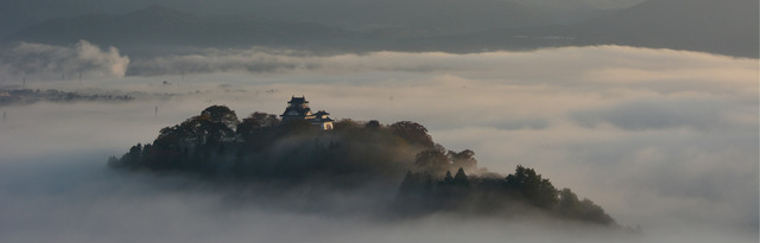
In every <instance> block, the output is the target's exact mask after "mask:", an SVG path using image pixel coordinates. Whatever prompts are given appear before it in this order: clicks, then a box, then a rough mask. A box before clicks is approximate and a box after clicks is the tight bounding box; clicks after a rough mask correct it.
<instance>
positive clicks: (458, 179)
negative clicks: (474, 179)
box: [452, 168, 470, 186]
mask: <svg viewBox="0 0 760 243" xmlns="http://www.w3.org/2000/svg"><path fill="white" fill-rule="evenodd" d="M452 182H453V183H454V185H461V186H467V185H470V179H468V178H467V175H466V174H465V173H464V169H462V168H459V170H457V174H456V175H454V180H452Z"/></svg>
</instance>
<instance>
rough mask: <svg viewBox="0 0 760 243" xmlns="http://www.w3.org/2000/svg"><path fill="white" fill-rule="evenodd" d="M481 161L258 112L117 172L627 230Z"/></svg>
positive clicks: (218, 124)
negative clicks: (372, 193)
mask: <svg viewBox="0 0 760 243" xmlns="http://www.w3.org/2000/svg"><path fill="white" fill-rule="evenodd" d="M474 155H475V153H474V152H473V151H471V150H464V151H460V152H456V151H451V150H447V149H446V148H444V147H443V146H441V145H439V144H436V143H435V142H434V141H433V139H432V138H431V136H430V135H429V134H428V131H427V129H426V128H425V127H424V126H422V125H421V124H418V123H415V122H410V121H401V122H396V123H393V124H390V125H386V124H380V123H379V122H377V121H369V122H358V121H353V120H350V119H343V120H340V121H337V122H335V123H334V129H332V130H326V131H325V130H322V129H320V128H317V127H315V126H312V125H311V124H310V123H309V122H308V121H306V120H291V121H287V122H284V121H282V120H280V119H279V118H278V117H277V116H276V115H272V114H267V113H261V112H255V113H253V114H251V115H249V116H247V117H245V118H243V119H242V121H241V120H239V119H238V117H237V115H236V113H235V112H234V111H233V110H230V109H229V108H228V107H225V106H217V105H215V106H211V107H208V108H206V109H204V110H203V111H202V112H201V114H200V115H198V116H194V117H191V118H189V119H187V120H186V121H184V122H182V123H180V124H177V125H174V126H171V127H166V128H163V129H161V131H160V133H159V135H158V137H157V138H156V139H155V140H154V141H153V142H152V143H149V144H145V145H141V144H137V145H135V146H133V147H132V148H131V149H130V150H129V152H127V153H126V154H124V155H123V156H121V157H120V158H116V157H111V158H110V159H109V161H108V164H109V166H111V167H112V168H115V169H120V170H126V171H132V172H162V173H163V172H172V173H175V174H193V175H202V176H201V178H209V179H211V180H225V181H233V182H234V183H242V184H245V183H253V184H255V183H268V182H275V181H276V182H277V183H276V185H277V186H282V188H280V189H281V190H284V191H287V190H290V189H292V188H298V187H302V186H303V185H308V186H309V187H315V188H316V187H319V188H329V189H330V190H334V191H361V190H371V189H367V188H376V187H368V186H367V185H370V184H373V185H377V184H380V185H385V187H387V188H390V189H392V190H390V191H394V193H393V196H391V198H387V200H377V201H383V202H385V201H387V202H391V203H389V204H388V205H386V206H384V207H382V208H383V209H382V210H387V211H388V212H387V213H388V214H389V215H397V216H399V217H419V216H424V215H430V214H433V213H438V212H446V213H454V214H461V215H465V216H478V217H481V216H488V217H494V216H495V217H504V218H509V217H511V216H514V215H521V214H528V213H536V214H540V215H549V216H551V217H552V218H556V219H561V220H568V221H579V222H585V223H588V224H592V225H603V226H609V227H612V228H618V225H617V223H616V222H615V220H614V219H612V218H611V217H610V216H609V215H607V214H606V213H605V212H604V210H603V209H602V208H601V207H599V206H598V205H596V204H594V203H593V202H591V201H590V200H588V199H583V200H579V199H578V197H577V196H576V195H575V194H574V193H573V192H572V191H570V189H562V190H558V189H557V188H555V187H554V186H553V185H552V184H551V183H550V182H549V179H546V178H543V177H542V176H541V175H540V174H537V173H536V171H535V170H533V169H530V168H525V167H523V166H518V167H517V169H516V171H515V172H514V173H513V174H509V175H507V176H502V175H498V174H496V173H491V172H488V171H487V170H486V169H482V168H478V167H477V160H476V159H475V158H474Z"/></svg>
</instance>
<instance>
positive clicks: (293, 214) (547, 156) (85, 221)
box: [0, 42, 760, 242]
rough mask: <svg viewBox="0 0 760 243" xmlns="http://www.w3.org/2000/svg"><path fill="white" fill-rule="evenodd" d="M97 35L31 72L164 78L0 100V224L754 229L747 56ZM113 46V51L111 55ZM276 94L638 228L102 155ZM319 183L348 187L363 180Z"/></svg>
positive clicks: (194, 234) (314, 236)
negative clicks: (135, 169) (126, 163)
mask: <svg viewBox="0 0 760 243" xmlns="http://www.w3.org/2000/svg"><path fill="white" fill-rule="evenodd" d="M28 45H34V44H28ZM80 45H81V46H83V47H82V48H84V47H86V46H87V44H86V42H83V43H80ZM35 47H38V46H35ZM46 48H48V49H50V48H53V49H55V48H58V47H54V46H50V47H46ZM77 48H78V47H76V48H71V47H69V48H68V49H66V50H68V51H67V52H66V53H69V54H67V55H73V56H77V55H74V54H70V53H76V52H75V51H73V50H80V49H77ZM84 49H87V48H84ZM84 49H82V50H84ZM95 49H96V50H97V52H94V53H96V54H98V55H103V56H108V57H112V58H99V59H98V58H96V59H92V60H96V61H94V62H95V63H96V64H97V65H94V67H96V68H94V69H93V70H100V71H98V72H100V73H102V75H100V76H94V75H87V76H85V77H84V80H83V81H82V83H81V84H79V83H78V82H77V81H74V80H64V81H61V80H57V79H58V77H56V75H50V76H51V77H50V78H47V76H45V75H41V76H39V77H40V78H39V80H36V81H30V82H28V83H27V86H29V88H33V89H36V88H41V89H45V88H58V89H62V90H71V91H77V90H85V89H87V90H117V89H118V90H139V91H144V92H151V93H152V92H155V93H174V94H177V95H176V96H174V97H172V98H171V99H150V98H144V99H138V100H135V101H132V102H128V103H117V104H109V103H87V102H80V103H45V102H40V103H35V104H32V105H25V106H5V107H0V109H2V110H3V111H4V112H6V114H7V118H6V119H5V120H4V121H3V122H2V123H0V154H1V155H2V156H0V241H2V242H82V241H85V242H89V241H109V242H136V241H137V242H179V241H182V242H208V241H217V240H219V241H227V242H242V241H247V242H250V241H269V242H294V241H306V240H309V241H317V242H347V241H351V242H355V241H362V242H388V241H396V242H398V241H415V242H418V241H419V242H440V241H457V240H482V241H494V240H500V241H507V242H511V241H515V242H518V241H559V240H562V241H569V242H588V241H591V242H610V241H623V242H664V241H667V242H714V241H716V240H723V241H726V240H728V241H731V242H757V240H758V225H759V223H758V217H757V216H758V214H759V212H758V208H759V207H760V203H758V198H760V197H759V196H758V188H759V187H760V186H758V171H759V168H758V160H759V158H758V146H759V144H760V141H758V136H757V134H758V133H759V131H758V126H757V124H758V122H759V121H758V109H759V108H760V107H759V106H758V94H757V90H758V83H757V79H758V69H759V66H758V61H757V59H745V58H733V57H727V56H720V55H712V54H706V53H699V52H687V51H673V50H666V49H646V48H634V47H625V46H595V47H567V48H555V49H543V50H539V51H534V52H503V51H502V52H485V53H478V54H449V53H439V52H423V53H406V52H370V53H364V54H340V55H315V54H310V53H303V52H299V51H292V50H287V49H268V48H251V49H235V50H219V49H204V50H201V51H199V52H196V53H193V54H188V55H174V56H163V57H156V58H152V59H140V60H129V59H126V57H124V56H122V55H120V54H119V52H118V50H116V49H112V50H110V51H102V49H99V48H95ZM73 59H75V60H78V59H76V58H73ZM6 60H7V59H6ZM8 62H12V61H8ZM12 63H14V65H15V64H16V63H18V62H12ZM118 63H121V64H119V65H124V67H125V70H124V71H123V72H117V73H116V74H114V73H113V72H111V70H112V69H111V68H110V67H112V65H115V64H118ZM37 70H43V71H41V72H43V73H45V72H47V71H45V70H48V69H37ZM50 70H53V71H50V72H52V73H55V72H57V71H56V70H57V69H50ZM3 72H5V73H4V74H5V75H8V76H13V75H17V73H13V72H11V71H9V70H5V71H3ZM183 74H184V75H183ZM124 75H126V76H124ZM16 77H17V76H16ZM164 81H166V82H167V83H170V85H167V84H165V83H164ZM2 82H3V83H2V84H3V85H9V84H12V83H14V82H17V81H16V80H15V79H10V80H9V79H5V80H4V81H2ZM292 95H296V96H300V95H305V96H306V98H307V99H308V100H309V101H311V106H312V107H318V108H319V109H326V110H327V111H328V112H330V113H331V114H332V117H334V118H351V119H355V120H372V119H376V120H379V121H381V122H382V123H392V122H395V121H402V120H410V121H416V122H419V123H420V124H423V125H425V126H426V127H427V128H428V129H429V130H430V134H431V135H432V136H433V138H434V139H435V141H436V142H438V143H441V144H442V145H444V146H446V147H447V148H450V149H453V150H457V151H458V150H463V149H472V150H473V151H475V153H476V155H475V157H476V158H477V159H478V161H479V166H481V167H487V168H488V169H489V170H490V171H494V172H498V173H502V174H506V173H508V172H510V171H511V170H512V169H513V168H514V167H515V166H516V165H518V164H521V165H525V166H529V167H532V168H536V170H537V171H539V172H540V173H542V174H543V175H544V176H546V177H548V178H550V179H551V181H552V183H553V184H555V185H558V187H570V188H573V190H574V191H576V192H577V193H578V195H579V196H581V197H587V198H589V199H592V200H593V201H594V202H596V203H597V204H599V205H601V206H602V207H604V209H605V210H606V212H608V213H609V214H610V215H611V216H612V217H614V218H615V219H616V220H617V221H618V223H620V224H621V225H626V226H637V225H638V226H640V227H641V228H642V230H643V232H642V233H641V234H634V235H629V234H620V233H610V232H605V231H601V230H598V229H593V228H591V229H590V228H585V227H582V226H573V225H571V226H568V225H553V224H551V223H547V222H543V221H540V220H538V221H530V220H527V221H509V220H506V221H501V220H479V219H477V218H475V219H459V218H456V217H453V216H451V215H433V216H430V217H426V218H423V219H419V220H412V221H404V222H382V221H380V222H378V221H377V220H376V219H374V218H372V217H368V216H366V215H367V214H365V212H361V211H359V212H355V213H352V212H350V210H348V211H349V213H346V214H341V215H339V216H336V215H334V214H330V213H326V212H320V211H318V210H317V211H314V210H303V208H302V207H300V206H299V205H302V204H299V200H306V199H308V197H307V196H299V195H298V193H295V194H294V195H293V196H292V197H291V198H292V200H293V203H292V204H288V205H285V206H281V207H271V206H270V205H269V204H267V203H266V202H260V201H255V200H254V201H252V202H250V203H240V202H239V201H237V200H235V198H239V196H240V195H239V194H240V191H237V190H235V188H227V187H223V186H220V185H216V184H213V183H207V182H204V181H203V180H199V179H198V178H193V177H184V176H177V175H155V174H139V173H137V174H130V173H120V172H118V171H113V170H109V169H108V168H107V167H106V158H107V157H108V156H110V155H121V154H123V153H125V152H126V151H127V150H128V148H129V146H132V145H134V144H135V143H138V142H142V143H145V142H150V141H152V140H153V139H154V138H155V136H156V135H157V133H158V130H159V129H161V128H162V127H166V126H171V125H174V124H177V123H180V122H181V121H183V120H184V119H186V118H189V117H191V116H194V115H197V114H198V112H200V111H201V110H202V109H204V108H205V107H208V106H210V105H214V104H224V105H227V106H229V107H230V108H231V109H233V110H235V111H236V112H237V114H238V115H239V116H241V117H242V116H245V115H248V114H250V113H252V112H254V111H263V112H268V113H273V114H279V113H280V112H282V111H283V110H284V108H285V105H286V101H287V100H288V99H289V98H290V96H292ZM155 107H158V113H157V114H156V113H155V112H154V111H155V110H154V109H155ZM243 191H245V190H243ZM306 192H308V191H306ZM330 200H333V202H335V203H341V205H351V204H357V205H359V204H361V202H362V200H366V198H364V199H362V197H352V196H351V195H340V194H334V195H331V197H330ZM356 209H365V208H363V207H357V208H356Z"/></svg>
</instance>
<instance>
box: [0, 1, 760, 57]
mask: <svg viewBox="0 0 760 243" xmlns="http://www.w3.org/2000/svg"><path fill="white" fill-rule="evenodd" d="M391 1H401V0H391ZM432 1H436V2H435V3H436V4H438V5H440V6H434V5H435V4H433V2H432ZM632 1H633V0H632ZM481 2H483V1H479V2H478V3H481ZM357 4H359V5H361V6H364V5H366V6H368V7H373V6H374V7H373V8H377V9H373V10H368V12H362V13H366V14H368V15H367V16H357V15H358V14H360V13H352V12H346V11H345V10H340V9H329V6H332V5H329V4H326V5H325V6H322V7H321V8H317V9H314V10H313V11H314V12H320V11H321V13H320V14H325V13H326V12H324V11H328V12H329V11H335V12H334V16H335V17H334V19H332V20H331V19H323V20H324V21H328V22H330V21H332V22H336V21H338V22H339V20H340V19H341V18H345V19H357V18H359V19H360V18H361V17H366V18H365V19H364V20H362V21H364V22H362V23H355V24H357V25H361V24H370V25H368V26H366V28H365V29H363V30H348V29H345V28H341V27H334V26H328V25H325V24H323V23H317V22H286V21H272V20H267V19H265V18H263V17H261V16H258V15H256V14H253V15H216V16H197V15H192V14H188V13H184V12H181V11H177V10H174V9H171V8H167V7H163V6H160V5H152V6H150V7H147V8H144V9H141V10H138V11H135V12H132V13H128V14H125V15H86V16H79V17H71V18H59V19H52V20H48V21H45V22H43V23H40V24H37V25H34V26H31V27H28V28H25V29H23V30H22V31H20V32H17V33H15V34H13V35H10V36H8V37H6V38H5V40H6V41H27V42H38V43H46V44H59V45H70V44H72V43H76V42H78V41H79V40H82V39H84V40H88V41H90V42H92V43H94V44H97V45H106V46H108V45H111V46H116V47H118V48H119V49H121V50H123V51H124V52H125V53H128V54H130V55H132V56H134V54H135V52H134V50H137V49H142V50H143V52H144V53H149V54H159V52H166V53H172V52H174V51H182V50H183V48H185V47H201V48H204V47H217V48H247V47H250V46H254V45H258V46H272V47H286V48H296V49H300V48H305V49H312V50H327V51H339V52H352V51H360V52H361V51H385V50H391V51H444V52H457V53H466V52H481V51H487V50H532V49H537V48H546V47H562V46H586V45H606V44H614V45H629V46H638V47H649V48H669V49H676V50H691V51H702V52H710V53H717V54H723V55H731V56H737V57H750V58H758V56H759V55H760V53H759V52H760V48H759V47H758V43H759V42H760V40H759V39H760V38H759V37H758V36H759V35H760V34H758V31H759V30H758V29H760V27H758V25H759V23H758V22H759V21H758V20H759V18H758V12H757V11H758V8H759V7H758V2H757V1H756V0H730V1H721V0H649V1H646V2H643V3H641V4H639V5H636V6H634V7H631V8H628V9H624V10H617V11H613V12H608V13H607V14H605V15H604V16H600V17H597V18H595V19H592V20H588V21H584V22H580V23H576V24H572V25H556V24H555V25H551V24H548V23H547V22H542V21H540V20H537V19H536V18H534V17H535V16H534V15H535V14H534V13H533V12H531V11H530V10H529V9H528V8H525V7H522V5H520V4H517V3H515V2H511V1H494V3H489V4H490V5H489V4H486V5H482V4H481V5H477V6H478V7H477V8H475V7H473V8H468V7H467V4H465V2H462V1H460V0H441V1H438V0H419V1H413V2H408V3H406V2H405V3H403V4H404V6H409V7H410V8H409V9H401V10H399V9H396V10H394V9H390V8H388V4H385V5H382V4H380V5H377V6H375V5H372V4H377V3H376V2H373V1H366V2H365V1H362V2H360V3H357ZM362 4H364V5H362ZM444 5H445V6H444ZM426 6H428V7H426ZM484 6H486V7H484ZM489 6H490V7H489ZM578 6H580V5H578ZM589 6H590V5H589ZM453 9H464V10H461V11H454V10H453ZM256 11H260V10H256ZM256 11H253V10H252V12H256ZM299 11H305V12H303V14H306V15H305V16H301V17H298V19H302V20H308V19H310V18H312V17H309V16H308V14H316V13H310V11H312V10H308V11H307V10H303V9H301V10H298V9H295V10H292V11H291V12H292V13H301V12H299ZM420 11H422V12H425V13H424V14H418V12H420ZM500 11H503V13H504V15H505V16H501V17H499V16H497V15H498V13H500ZM522 11H525V12H524V13H522ZM578 11H582V10H578ZM291 12H287V13H291ZM391 13H395V14H396V15H393V14H391ZM462 14H465V15H462ZM267 16H271V14H269V15H267ZM394 18H395V19H394ZM313 19H318V18H316V17H313ZM502 20H510V21H511V22H510V21H506V22H504V21H502ZM373 21H379V22H377V23H379V25H371V23H374V22H373ZM500 21H501V22H500ZM360 22H361V21H360ZM481 22H487V23H490V24H489V25H483V26H482V28H483V30H481V31H477V30H478V29H480V28H473V29H471V31H470V32H468V31H466V30H469V28H471V26H474V25H475V26H477V24H478V23H481ZM404 23H407V24H406V25H405V24H404ZM409 23H413V24H409ZM446 25H450V26H449V27H446V28H448V29H437V28H442V27H441V26H446ZM494 26H496V27H494ZM499 26H501V27H499ZM452 31H453V32H452ZM146 49H147V50H148V51H145V50H146Z"/></svg>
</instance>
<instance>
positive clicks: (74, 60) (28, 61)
mask: <svg viewBox="0 0 760 243" xmlns="http://www.w3.org/2000/svg"><path fill="white" fill-rule="evenodd" d="M128 66H129V57H127V56H122V55H120V54H119V50H118V49H116V48H115V47H110V48H108V50H105V51H104V50H102V49H101V48H100V47H98V46H95V45H92V44H90V43H89V42H87V41H84V40H82V41H79V43H77V44H76V45H74V46H53V45H45V44H36V43H26V42H21V43H19V44H17V45H15V46H12V47H8V49H5V50H3V52H2V54H0V79H4V80H7V81H6V82H8V81H9V80H18V79H22V78H27V77H28V78H29V79H34V80H61V79H64V80H66V79H67V80H74V79H78V78H79V75H80V74H81V75H83V76H84V78H103V77H123V76H124V74H125V73H126V71H127V67H128Z"/></svg>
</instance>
